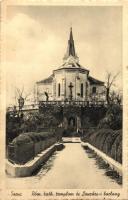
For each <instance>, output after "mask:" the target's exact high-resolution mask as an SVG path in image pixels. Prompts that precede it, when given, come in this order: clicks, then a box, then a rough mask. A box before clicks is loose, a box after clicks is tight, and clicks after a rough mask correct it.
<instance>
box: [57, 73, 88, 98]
mask: <svg viewBox="0 0 128 200" xmlns="http://www.w3.org/2000/svg"><path fill="white" fill-rule="evenodd" d="M54 81H55V82H56V92H55V93H56V99H57V100H64V99H65V98H66V99H69V96H70V89H69V85H70V83H72V85H73V87H72V98H73V99H74V100H85V98H86V81H87V74H85V73H81V72H79V71H76V70H73V69H72V70H70V69H69V70H66V69H63V70H60V71H59V70H58V71H56V72H55V80H54ZM58 84H60V96H58ZM81 84H83V97H81ZM78 94H79V96H78Z"/></svg>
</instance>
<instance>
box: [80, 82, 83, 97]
mask: <svg viewBox="0 0 128 200" xmlns="http://www.w3.org/2000/svg"><path fill="white" fill-rule="evenodd" d="M80 91H81V92H80V96H81V97H83V83H81V88H80Z"/></svg>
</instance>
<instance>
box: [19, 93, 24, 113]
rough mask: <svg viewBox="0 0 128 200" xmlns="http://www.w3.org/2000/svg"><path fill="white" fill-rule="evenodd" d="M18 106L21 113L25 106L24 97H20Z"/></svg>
mask: <svg viewBox="0 0 128 200" xmlns="http://www.w3.org/2000/svg"><path fill="white" fill-rule="evenodd" d="M18 104H19V112H20V111H21V110H22V108H23V106H24V98H23V97H22V96H20V97H19V99H18Z"/></svg>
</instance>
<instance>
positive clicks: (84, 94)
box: [36, 28, 105, 101]
mask: <svg viewBox="0 0 128 200" xmlns="http://www.w3.org/2000/svg"><path fill="white" fill-rule="evenodd" d="M36 84H37V99H38V101H93V100H96V101H104V100H105V86H104V82H102V81H100V80H97V79H96V78H93V77H92V76H90V72H89V70H88V69H86V68H85V67H83V66H82V65H81V64H80V63H79V58H78V56H77V54H76V51H75V44H74V40H73V33H72V28H70V36H69V40H68V47H67V52H66V54H65V56H64V58H63V64H62V65H61V66H60V67H59V68H57V69H55V70H53V72H52V74H51V75H50V76H49V77H48V78H46V79H43V80H41V81H38V82H37V83H36Z"/></svg>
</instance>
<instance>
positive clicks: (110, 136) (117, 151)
mask: <svg viewBox="0 0 128 200" xmlns="http://www.w3.org/2000/svg"><path fill="white" fill-rule="evenodd" d="M81 139H82V141H83V142H88V143H90V144H92V145H93V146H95V147H96V148H98V149H99V150H101V151H103V152H104V153H106V154H107V155H108V156H110V157H112V158H113V159H115V160H116V161H118V162H120V163H122V130H118V131H114V130H112V129H94V130H92V129H90V130H88V131H87V132H84V134H83V137H82V138H81Z"/></svg>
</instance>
